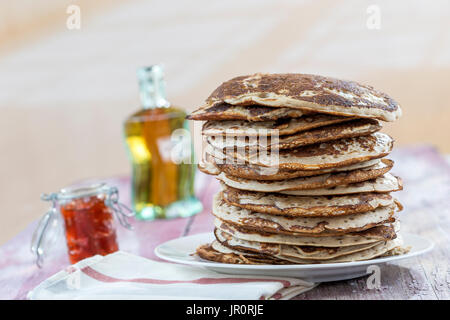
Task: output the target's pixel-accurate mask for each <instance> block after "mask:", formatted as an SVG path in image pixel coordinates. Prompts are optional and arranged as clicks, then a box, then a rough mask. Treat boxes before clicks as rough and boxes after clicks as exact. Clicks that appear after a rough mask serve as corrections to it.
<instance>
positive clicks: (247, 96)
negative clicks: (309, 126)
mask: <svg viewBox="0 0 450 320" xmlns="http://www.w3.org/2000/svg"><path fill="white" fill-rule="evenodd" d="M223 102H226V103H228V104H232V105H254V104H258V105H263V106H270V107H289V108H294V109H300V110H306V111H313V112H319V113H328V114H335V115H343V116H356V117H362V118H376V119H380V120H384V121H394V120H396V119H398V118H399V117H400V116H401V113H402V112H401V108H400V106H399V104H398V103H397V102H396V101H395V100H394V99H392V98H391V97H389V96H388V95H387V94H385V93H383V92H381V91H378V90H376V89H374V88H373V87H371V86H368V85H363V84H359V83H357V82H354V81H346V80H339V79H335V78H331V77H324V76H319V75H311V74H294V73H286V74H261V73H257V74H253V75H246V76H240V77H236V78H233V79H231V80H229V81H226V82H224V83H223V84H222V85H220V86H219V87H218V88H217V89H216V90H214V91H213V93H212V94H211V95H210V96H209V97H208V99H207V100H206V103H207V104H206V105H205V106H203V107H202V108H201V109H208V108H210V107H212V106H215V105H217V104H219V103H223Z"/></svg>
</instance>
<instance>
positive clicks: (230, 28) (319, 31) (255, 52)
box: [0, 0, 450, 244]
mask: <svg viewBox="0 0 450 320" xmlns="http://www.w3.org/2000/svg"><path fill="white" fill-rule="evenodd" d="M74 6H75V7H74ZM78 9H79V17H80V20H79V21H78V22H80V23H79V24H77V21H75V20H74V17H75V16H74V15H76V14H78V11H77V10H78ZM155 63H164V65H165V71H166V80H167V92H168V97H169V100H170V101H171V102H172V103H173V104H175V105H178V106H181V107H183V108H186V109H187V110H188V111H192V110H193V109H194V108H196V107H197V106H199V105H200V104H202V102H203V101H204V100H205V99H206V98H207V97H208V95H209V94H210V92H211V91H212V90H213V89H214V88H215V87H217V86H218V85H219V84H220V83H221V82H223V81H225V80H228V79H229V78H232V77H234V76H237V75H243V74H249V73H254V72H301V73H317V74H323V75H329V76H334V77H338V78H343V79H351V80H357V81H360V82H363V83H367V84H371V85H373V86H374V87H376V88H378V89H380V90H382V91H385V92H387V93H388V94H390V95H392V96H393V97H394V98H395V99H396V100H397V101H398V102H399V103H400V104H401V106H402V108H403V112H404V115H403V117H402V118H401V119H400V120H399V121H397V122H395V123H393V124H386V125H385V129H384V131H385V132H387V133H389V134H391V135H392V136H393V137H394V138H395V140H396V147H398V148H399V147H404V146H408V145H414V144H432V145H434V146H435V147H436V148H437V149H438V150H439V151H440V152H441V153H442V154H444V155H445V154H449V153H450V130H449V121H450V108H448V104H449V102H450V98H449V93H450V1H445V0H444V1H424V0H422V1H418V0H416V1H378V0H372V1H360V0H354V1H350V0H349V1H267V0H228V1H211V0H209V1H207V0H192V1H164V0H158V1H151V0H147V1H144V0H141V1H138V0H129V1H118V0H117V1H115V0H96V1H88V0H79V1H75V0H72V1H69V0H67V1H66V0H40V1H32V0H15V1H7V0H0V150H1V151H0V152H1V153H0V155H1V156H0V206H1V209H2V211H3V212H2V221H1V223H0V244H2V243H4V242H6V241H7V240H8V239H10V238H12V237H13V236H14V235H15V234H17V233H18V232H19V231H21V230H22V229H23V228H25V226H26V225H28V224H29V223H30V222H32V221H33V220H35V219H37V218H38V217H40V216H41V215H42V214H43V213H44V211H45V210H46V209H47V206H48V204H47V203H42V202H41V201H40V200H39V196H40V194H41V193H42V192H50V191H56V190H58V189H60V188H61V187H63V186H65V185H67V184H70V183H72V182H76V181H79V180H82V179H86V178H93V177H100V178H102V177H110V176H119V175H127V174H129V172H130V165H129V162H128V159H127V156H126V152H125V146H124V142H123V137H122V122H123V120H124V119H125V118H126V117H127V116H128V115H130V114H131V113H132V112H134V111H136V110H137V109H139V96H138V86H137V82H136V69H137V68H138V67H140V66H143V65H150V64H155Z"/></svg>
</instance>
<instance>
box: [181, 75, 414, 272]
mask: <svg viewBox="0 0 450 320" xmlns="http://www.w3.org/2000/svg"><path fill="white" fill-rule="evenodd" d="M400 115H401V109H400V106H399V105H398V104H397V103H396V102H395V101H394V100H393V99H392V98H390V97H389V96H388V95H386V94H384V93H382V92H380V91H377V90H375V89H374V88H372V87H370V86H366V85H361V84H359V83H356V82H352V81H343V80H338V79H334V78H329V77H322V76H316V75H306V74H254V75H250V76H242V77H237V78H234V79H231V80H229V81H227V82H225V83H223V84H222V85H221V86H219V87H218V88H217V89H216V90H215V91H214V92H213V93H212V94H211V96H210V97H209V98H208V99H207V101H206V105H204V106H202V107H200V108H199V109H198V110H196V111H194V112H193V113H192V114H191V115H190V116H189V117H188V119H191V120H202V121H206V122H205V123H204V125H203V129H202V134H203V136H204V139H205V141H206V147H205V148H204V151H205V152H204V154H203V158H202V162H201V163H200V164H199V168H200V170H202V171H203V172H206V173H208V174H212V175H216V176H217V179H219V180H220V181H221V184H222V190H221V191H220V192H219V193H218V194H216V195H215V198H214V201H213V208H212V213H213V215H214V216H215V218H216V219H215V230H214V235H215V238H216V239H215V241H213V243H211V244H205V245H202V246H200V247H199V248H198V249H197V254H198V255H199V256H200V257H202V258H204V259H207V260H213V261H217V262H224V263H248V264H292V263H295V264H304V263H334V262H348V261H358V260H367V259H372V258H375V257H379V256H383V255H392V254H400V253H403V252H404V251H405V250H406V249H404V248H402V241H401V238H400V236H399V235H398V230H399V222H398V217H397V215H396V212H397V211H400V210H401V208H402V207H401V205H400V203H399V202H398V201H397V200H396V199H395V198H393V197H392V196H391V194H390V193H391V192H393V191H398V190H401V189H402V182H401V179H400V178H399V177H396V176H394V175H392V174H391V173H389V171H390V170H391V168H392V166H393V161H392V160H389V159H385V158H384V157H386V156H387V155H388V154H389V153H390V152H391V150H392V147H393V140H392V138H391V137H389V136H388V135H386V134H383V133H380V132H379V130H380V129H381V127H382V125H381V121H394V120H396V119H397V118H398V117H399V116H400Z"/></svg>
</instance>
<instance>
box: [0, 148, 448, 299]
mask: <svg viewBox="0 0 450 320" xmlns="http://www.w3.org/2000/svg"><path fill="white" fill-rule="evenodd" d="M390 158H392V159H394V161H395V166H394V170H393V172H394V173H395V174H398V175H399V176H401V177H402V178H403V180H404V184H405V190H404V191H403V192H399V193H398V194H397V195H396V196H398V198H399V199H400V201H401V202H402V203H403V204H404V206H405V211H404V213H402V219H403V220H405V222H406V223H405V225H408V220H409V219H413V217H408V210H410V209H411V210H412V208H417V207H420V206H423V205H424V202H425V201H426V202H429V203H432V204H433V206H436V207H438V206H439V207H443V208H449V207H450V197H449V194H450V193H449V190H450V184H449V182H448V181H449V177H450V167H449V166H448V165H447V163H446V161H445V159H444V158H443V157H442V156H440V155H439V153H438V152H437V151H436V150H435V149H434V148H432V147H429V146H418V147H413V148H404V149H397V150H396V151H395V152H393V153H392V156H390ZM427 179H433V180H432V181H431V182H432V185H433V186H436V188H433V189H432V190H431V189H429V190H428V189H423V187H422V186H423V185H424V181H426V180H427ZM101 181H103V182H106V183H108V184H110V185H115V186H117V187H118V188H119V191H120V199H121V201H122V202H124V203H125V204H129V203H130V183H129V179H128V178H126V177H118V178H111V179H107V180H101ZM419 181H420V183H419ZM196 188H197V189H196V193H197V195H198V197H199V198H200V200H201V201H202V202H203V204H204V210H203V212H201V213H200V214H198V215H196V216H193V217H190V218H180V219H173V220H158V221H152V222H142V221H135V222H134V230H133V231H129V230H125V229H124V228H122V227H120V226H118V227H117V232H118V237H119V247H120V250H122V251H127V252H130V253H133V254H137V255H140V256H143V257H146V258H150V259H155V260H159V259H158V258H157V257H156V256H155V255H154V253H153V250H154V248H155V247H156V246H157V245H159V244H161V243H163V242H165V241H168V240H171V239H174V238H177V237H181V236H185V235H188V234H189V235H190V234H196V233H201V232H207V231H212V229H213V223H212V222H213V217H212V215H211V213H210V209H211V201H212V196H213V194H214V193H216V192H217V190H218V188H219V183H218V182H217V180H216V179H214V177H210V176H206V175H204V174H202V173H200V172H199V173H198V175H197V181H196ZM430 188H431V187H430ZM38 191H39V190H38ZM41 191H48V190H41ZM38 195H39V192H38V193H37V195H36V201H39V200H38V199H39V197H38ZM36 223H37V222H33V223H31V224H30V225H29V226H28V227H27V228H26V229H25V230H24V231H22V232H21V233H20V234H18V235H17V236H16V237H14V238H13V239H11V240H10V241H9V242H7V243H6V244H5V245H3V246H2V247H0V299H24V298H25V297H26V294H27V292H28V291H29V290H31V289H32V288H34V287H35V286H36V285H38V284H39V283H40V282H41V281H43V280H45V279H46V278H48V277H49V276H51V275H53V274H55V273H56V272H58V271H60V270H61V269H64V268H67V267H69V266H70V264H69V261H68V258H67V253H66V248H65V242H64V241H65V240H64V239H63V238H61V240H60V243H59V245H58V246H57V247H55V249H54V250H53V251H52V254H51V256H49V257H48V258H47V260H46V261H45V264H44V267H43V268H42V269H39V268H38V267H37V266H36V265H35V263H34V257H33V255H32V254H31V252H30V242H31V236H32V233H33V231H34V229H35V227H36ZM411 226H413V224H412V223H411ZM405 228H407V227H406V226H405ZM410 229H413V228H412V227H411V228H410ZM315 290H317V289H315Z"/></svg>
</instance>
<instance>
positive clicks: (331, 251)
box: [214, 229, 384, 260]
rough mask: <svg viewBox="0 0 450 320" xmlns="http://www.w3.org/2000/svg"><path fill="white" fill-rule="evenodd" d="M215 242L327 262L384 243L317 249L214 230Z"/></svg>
mask: <svg viewBox="0 0 450 320" xmlns="http://www.w3.org/2000/svg"><path fill="white" fill-rule="evenodd" d="M214 235H215V237H216V240H217V241H218V242H220V243H221V244H222V245H224V246H226V247H228V248H231V249H235V250H244V251H249V252H254V253H258V254H260V253H262V254H268V255H272V256H288V257H294V258H300V259H311V260H329V259H334V258H337V257H340V256H345V255H348V254H352V253H355V252H359V251H363V250H367V249H369V248H372V247H374V246H376V245H378V244H381V243H383V242H384V241H377V242H372V243H365V244H356V245H352V246H346V247H318V246H296V245H286V244H276V243H265V242H259V241H249V240H243V239H239V238H237V237H235V236H233V235H230V234H229V233H226V232H222V231H220V230H218V229H215V230H214Z"/></svg>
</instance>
